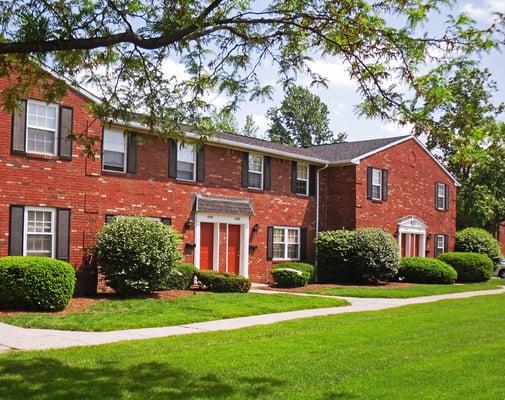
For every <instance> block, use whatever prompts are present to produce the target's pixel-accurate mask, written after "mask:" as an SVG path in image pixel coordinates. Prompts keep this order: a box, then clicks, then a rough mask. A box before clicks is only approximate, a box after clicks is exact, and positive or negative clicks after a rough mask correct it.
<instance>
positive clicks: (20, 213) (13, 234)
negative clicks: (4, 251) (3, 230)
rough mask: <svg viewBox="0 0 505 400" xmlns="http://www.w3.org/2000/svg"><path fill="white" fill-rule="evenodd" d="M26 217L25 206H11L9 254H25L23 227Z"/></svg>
mask: <svg viewBox="0 0 505 400" xmlns="http://www.w3.org/2000/svg"><path fill="white" fill-rule="evenodd" d="M24 219H25V208H24V206H11V207H10V224H9V255H10V256H22V255H23V227H24Z"/></svg>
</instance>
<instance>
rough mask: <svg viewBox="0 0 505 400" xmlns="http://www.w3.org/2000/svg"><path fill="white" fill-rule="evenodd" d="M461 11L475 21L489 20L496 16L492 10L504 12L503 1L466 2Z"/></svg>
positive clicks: (504, 2) (504, 5)
mask: <svg viewBox="0 0 505 400" xmlns="http://www.w3.org/2000/svg"><path fill="white" fill-rule="evenodd" d="M461 11H463V12H464V13H466V14H468V16H470V17H471V18H473V19H475V20H477V21H483V22H491V21H493V20H494V19H495V18H496V16H494V15H493V13H494V12H501V13H505V1H504V0H484V1H483V2H482V3H481V4H476V3H467V4H465V5H464V6H463V8H462V9H461Z"/></svg>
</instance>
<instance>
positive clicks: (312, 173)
mask: <svg viewBox="0 0 505 400" xmlns="http://www.w3.org/2000/svg"><path fill="white" fill-rule="evenodd" d="M316 183H317V167H316V166H315V165H310V166H309V195H310V196H315V195H316V190H317V186H316Z"/></svg>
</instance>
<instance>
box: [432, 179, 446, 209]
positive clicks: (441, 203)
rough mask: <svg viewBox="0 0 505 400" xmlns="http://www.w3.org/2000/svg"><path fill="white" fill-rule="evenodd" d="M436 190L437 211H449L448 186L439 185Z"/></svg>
mask: <svg viewBox="0 0 505 400" xmlns="http://www.w3.org/2000/svg"><path fill="white" fill-rule="evenodd" d="M435 189H436V190H435V194H436V198H435V204H436V208H437V210H447V185H446V184H445V183H437V184H436V188H435Z"/></svg>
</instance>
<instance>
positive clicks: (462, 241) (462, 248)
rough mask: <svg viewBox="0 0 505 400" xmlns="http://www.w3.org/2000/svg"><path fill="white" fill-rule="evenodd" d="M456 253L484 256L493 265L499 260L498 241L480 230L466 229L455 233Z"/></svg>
mask: <svg viewBox="0 0 505 400" xmlns="http://www.w3.org/2000/svg"><path fill="white" fill-rule="evenodd" d="M456 251H459V252H464V253H480V254H486V255H487V256H488V257H489V258H491V260H493V262H494V263H495V264H498V263H499V262H500V259H501V251H500V244H499V243H498V240H496V239H495V238H494V237H493V235H491V234H490V233H489V232H488V231H486V230H484V229H480V228H466V229H463V230H461V231H458V232H456Z"/></svg>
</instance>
